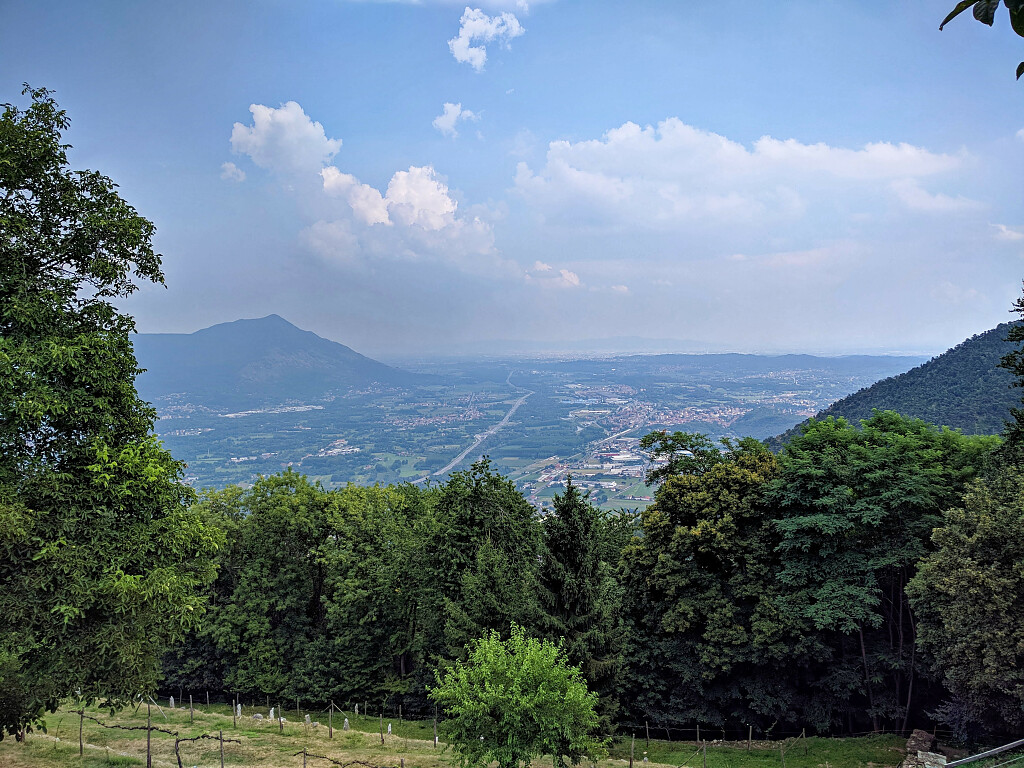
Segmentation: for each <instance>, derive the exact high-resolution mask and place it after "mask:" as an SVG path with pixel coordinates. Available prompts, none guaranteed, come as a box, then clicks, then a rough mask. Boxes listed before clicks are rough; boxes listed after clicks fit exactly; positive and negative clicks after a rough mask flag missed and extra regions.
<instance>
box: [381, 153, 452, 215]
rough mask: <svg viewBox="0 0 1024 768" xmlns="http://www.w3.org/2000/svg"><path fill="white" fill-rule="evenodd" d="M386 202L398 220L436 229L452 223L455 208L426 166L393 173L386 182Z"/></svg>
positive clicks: (430, 168) (441, 185)
mask: <svg viewBox="0 0 1024 768" xmlns="http://www.w3.org/2000/svg"><path fill="white" fill-rule="evenodd" d="M387 201H388V210H389V211H390V212H391V214H392V216H394V217H395V218H396V219H397V220H399V221H401V222H402V223H404V224H407V225H416V226H420V227H422V228H423V229H431V230H435V231H436V230H439V229H443V228H444V227H446V226H448V225H449V224H452V223H453V222H454V220H455V209H456V207H458V204H457V203H456V202H455V201H454V200H453V199H452V198H451V196H450V195H449V194H448V187H447V186H446V185H445V184H444V183H443V182H442V181H441V180H440V179H439V178H438V177H437V174H436V173H435V172H434V169H433V168H432V167H431V166H429V165H428V166H423V167H421V168H417V167H415V166H414V167H411V168H409V170H408V171H398V172H397V173H395V175H394V176H392V177H391V181H390V182H389V183H388V192H387Z"/></svg>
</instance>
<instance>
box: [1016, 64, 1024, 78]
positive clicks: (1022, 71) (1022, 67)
mask: <svg viewBox="0 0 1024 768" xmlns="http://www.w3.org/2000/svg"><path fill="white" fill-rule="evenodd" d="M1021 75H1024V61H1022V62H1021V63H1020V64H1018V65H1017V79H1018V80H1020V76H1021Z"/></svg>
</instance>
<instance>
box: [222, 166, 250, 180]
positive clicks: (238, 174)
mask: <svg viewBox="0 0 1024 768" xmlns="http://www.w3.org/2000/svg"><path fill="white" fill-rule="evenodd" d="M220 177H221V178H222V179H224V181H234V182H240V181H245V171H243V170H242V169H241V168H239V167H238V166H237V165H235V164H234V163H222V164H221V166H220Z"/></svg>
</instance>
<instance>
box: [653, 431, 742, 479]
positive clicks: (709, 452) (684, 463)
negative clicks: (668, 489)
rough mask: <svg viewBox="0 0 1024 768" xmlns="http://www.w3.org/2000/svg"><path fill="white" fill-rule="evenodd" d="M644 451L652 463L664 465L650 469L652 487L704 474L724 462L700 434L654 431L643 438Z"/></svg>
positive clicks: (719, 453) (718, 452)
mask: <svg viewBox="0 0 1024 768" xmlns="http://www.w3.org/2000/svg"><path fill="white" fill-rule="evenodd" d="M640 448H641V450H644V451H647V458H648V461H650V462H652V463H653V462H661V461H663V462H664V464H661V465H660V466H655V467H652V468H651V469H649V470H647V477H646V480H647V482H648V483H649V484H651V485H653V484H655V483H661V482H664V481H665V480H666V479H668V478H669V477H672V476H679V475H702V474H704V473H705V472H707V471H708V470H709V469H711V467H713V466H714V465H715V464H718V463H719V462H720V461H721V460H722V452H721V451H720V450H718V448H716V447H715V444H714V443H713V442H711V440H709V439H708V436H707V435H704V434H701V433H700V432H673V433H672V434H671V435H670V434H669V433H668V432H666V431H665V430H662V431H660V432H650V433H648V434H646V435H644V436H643V437H641V438H640Z"/></svg>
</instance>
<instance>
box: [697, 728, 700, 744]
mask: <svg viewBox="0 0 1024 768" xmlns="http://www.w3.org/2000/svg"><path fill="white" fill-rule="evenodd" d="M697 743H698V744H700V723H697Z"/></svg>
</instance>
